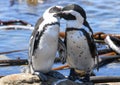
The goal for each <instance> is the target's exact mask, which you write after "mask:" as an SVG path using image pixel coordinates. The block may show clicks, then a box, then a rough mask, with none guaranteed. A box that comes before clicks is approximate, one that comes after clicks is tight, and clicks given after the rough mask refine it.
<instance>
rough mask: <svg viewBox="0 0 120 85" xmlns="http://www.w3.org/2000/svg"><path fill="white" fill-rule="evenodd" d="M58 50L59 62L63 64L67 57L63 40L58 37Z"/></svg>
mask: <svg viewBox="0 0 120 85" xmlns="http://www.w3.org/2000/svg"><path fill="white" fill-rule="evenodd" d="M58 52H59V57H60V59H61V62H62V63H63V64H64V63H65V62H66V58H67V54H66V47H65V44H64V42H63V41H62V40H61V39H60V38H59V39H58Z"/></svg>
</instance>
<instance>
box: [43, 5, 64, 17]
mask: <svg viewBox="0 0 120 85" xmlns="http://www.w3.org/2000/svg"><path fill="white" fill-rule="evenodd" d="M62 8H63V7H62V6H52V7H50V8H48V9H47V10H46V11H45V12H44V14H43V18H44V19H45V18H47V19H50V18H58V19H59V18H60V16H59V15H57V13H59V12H60V11H62Z"/></svg>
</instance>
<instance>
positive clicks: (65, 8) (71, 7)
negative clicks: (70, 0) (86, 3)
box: [62, 4, 86, 19]
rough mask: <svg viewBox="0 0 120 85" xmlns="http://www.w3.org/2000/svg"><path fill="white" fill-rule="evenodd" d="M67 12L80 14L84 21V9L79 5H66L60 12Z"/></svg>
mask: <svg viewBox="0 0 120 85" xmlns="http://www.w3.org/2000/svg"><path fill="white" fill-rule="evenodd" d="M67 10H74V11H77V12H79V13H80V14H81V16H82V17H83V18H84V19H86V13H85V11H84V9H83V8H82V7H80V6H79V5H77V4H71V5H67V6H66V7H64V8H63V9H62V11H67Z"/></svg>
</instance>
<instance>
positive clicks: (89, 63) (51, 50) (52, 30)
mask: <svg viewBox="0 0 120 85" xmlns="http://www.w3.org/2000/svg"><path fill="white" fill-rule="evenodd" d="M60 18H63V19H65V20H66V22H67V23H66V31H65V39H64V42H63V41H62V40H61V39H60V38H59V31H60ZM84 26H85V27H84ZM92 35H93V31H92V29H91V28H90V26H89V23H88V22H87V20H86V13H85V11H84V9H83V8H82V7H80V6H79V5H77V4H71V5H67V6H65V7H61V6H53V7H50V8H48V9H47V10H46V11H45V12H44V14H43V16H42V17H41V18H40V19H39V20H38V22H37V23H36V25H35V29H34V30H33V32H32V35H31V38H30V44H29V59H28V61H29V72H30V73H32V74H35V75H38V76H39V77H40V79H41V80H42V81H46V80H47V77H46V75H50V76H52V77H55V78H59V79H62V78H65V77H64V76H63V75H62V74H61V73H59V72H57V71H51V68H52V66H53V64H54V60H55V55H56V52H57V51H59V55H60V57H61V60H62V61H61V62H63V63H65V62H66V63H67V64H68V65H69V66H70V74H69V77H68V78H69V79H71V80H76V79H80V80H82V79H81V78H80V77H79V73H77V72H76V71H79V70H82V71H84V72H85V78H84V79H83V80H84V81H89V80H90V79H89V76H90V75H91V72H92V70H93V68H94V65H95V60H96V56H97V51H96V46H95V44H94V40H93V37H92Z"/></svg>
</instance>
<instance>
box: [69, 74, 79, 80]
mask: <svg viewBox="0 0 120 85" xmlns="http://www.w3.org/2000/svg"><path fill="white" fill-rule="evenodd" d="M68 79H69V80H72V81H75V80H77V79H78V77H77V76H71V75H69V76H68Z"/></svg>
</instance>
